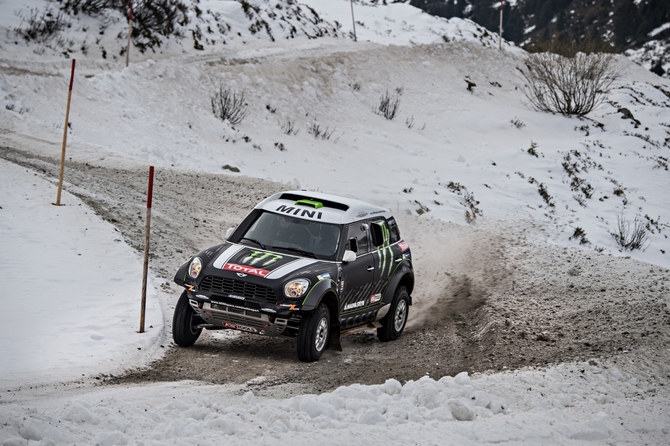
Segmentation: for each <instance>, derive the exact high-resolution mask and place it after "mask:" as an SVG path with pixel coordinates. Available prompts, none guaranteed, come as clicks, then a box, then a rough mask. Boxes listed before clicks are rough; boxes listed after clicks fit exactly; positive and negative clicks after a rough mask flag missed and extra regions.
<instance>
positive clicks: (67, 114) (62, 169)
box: [55, 59, 76, 206]
mask: <svg viewBox="0 0 670 446" xmlns="http://www.w3.org/2000/svg"><path fill="white" fill-rule="evenodd" d="M75 62H76V60H75V59H72V71H71V72H70V88H69V89H68V91H67V106H66V107H65V126H63V149H62V151H61V155H60V175H59V177H58V193H57V194H56V203H55V205H56V206H60V195H61V192H62V191H63V174H64V173H65V147H66V146H67V125H68V122H69V121H70V102H71V101H72V84H73V83H74V64H75Z"/></svg>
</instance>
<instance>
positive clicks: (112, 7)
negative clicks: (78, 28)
mask: <svg viewBox="0 0 670 446" xmlns="http://www.w3.org/2000/svg"><path fill="white" fill-rule="evenodd" d="M58 2H59V3H61V4H62V6H61V9H62V10H63V11H65V12H66V13H68V14H74V15H77V14H78V13H79V12H81V13H82V14H86V15H88V16H91V17H97V16H99V15H104V14H106V12H107V11H119V12H121V13H122V14H123V15H124V16H126V17H127V16H128V12H129V5H130V0H58ZM133 5H134V6H133V34H132V36H131V37H132V39H133V43H134V44H135V46H137V48H138V49H139V50H140V51H141V52H142V53H144V51H146V50H147V49H152V50H153V49H154V47H160V46H161V39H160V37H159V36H164V37H169V36H171V35H174V36H176V37H183V36H182V34H181V30H180V26H184V25H186V24H187V23H188V16H187V12H188V7H187V6H186V4H185V3H183V1H182V0H134V1H133ZM119 37H122V36H119ZM122 53H125V48H124V49H123V50H122Z"/></svg>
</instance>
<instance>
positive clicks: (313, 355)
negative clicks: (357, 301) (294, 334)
mask: <svg viewBox="0 0 670 446" xmlns="http://www.w3.org/2000/svg"><path fill="white" fill-rule="evenodd" d="M328 341H330V311H328V307H327V306H326V304H323V303H322V304H320V305H319V306H318V307H317V308H316V310H314V311H313V312H311V313H308V314H306V315H305V316H303V318H302V321H301V322H300V329H299V330H298V359H299V360H301V361H303V362H313V361H318V360H319V358H320V357H321V354H322V353H323V351H324V350H325V349H326V348H327V347H328Z"/></svg>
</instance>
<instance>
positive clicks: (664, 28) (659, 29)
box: [648, 22, 670, 37]
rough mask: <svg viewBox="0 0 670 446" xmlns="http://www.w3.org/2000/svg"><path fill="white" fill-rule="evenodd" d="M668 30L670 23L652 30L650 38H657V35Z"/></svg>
mask: <svg viewBox="0 0 670 446" xmlns="http://www.w3.org/2000/svg"><path fill="white" fill-rule="evenodd" d="M668 28H670V22H668V23H664V24H662V25H661V26H659V27H657V28H654V29H652V30H651V31H650V32H649V34H648V36H649V37H654V36H656V35H657V34H660V33H662V32H663V31H665V30H666V29H668Z"/></svg>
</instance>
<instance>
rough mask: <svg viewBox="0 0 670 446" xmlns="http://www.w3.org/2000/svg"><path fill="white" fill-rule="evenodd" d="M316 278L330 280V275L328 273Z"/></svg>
mask: <svg viewBox="0 0 670 446" xmlns="http://www.w3.org/2000/svg"><path fill="white" fill-rule="evenodd" d="M316 278H317V279H319V280H325V279H330V274H328V273H324V274H320V275H318V276H316Z"/></svg>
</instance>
